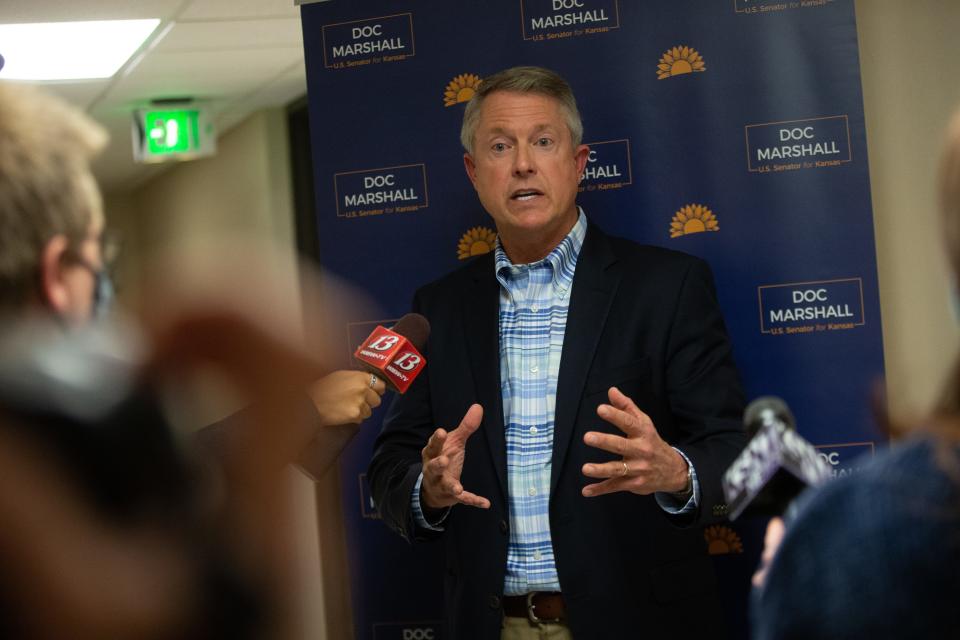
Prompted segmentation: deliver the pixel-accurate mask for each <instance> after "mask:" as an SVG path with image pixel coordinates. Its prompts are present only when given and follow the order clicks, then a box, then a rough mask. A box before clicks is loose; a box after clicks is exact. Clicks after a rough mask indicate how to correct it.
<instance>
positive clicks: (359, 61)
mask: <svg viewBox="0 0 960 640" xmlns="http://www.w3.org/2000/svg"><path fill="white" fill-rule="evenodd" d="M322 31H323V65H324V66H325V67H327V68H328V69H345V68H348V67H359V66H362V65H367V64H379V63H381V62H397V61H399V60H404V59H406V58H408V57H411V56H413V55H415V53H416V51H415V50H414V49H415V46H414V38H413V14H412V13H399V14H396V15H392V16H381V17H379V18H367V19H365V20H353V21H351V22H338V23H334V24H325V25H323V29H322Z"/></svg>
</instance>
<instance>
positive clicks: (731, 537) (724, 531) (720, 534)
mask: <svg viewBox="0 0 960 640" xmlns="http://www.w3.org/2000/svg"><path fill="white" fill-rule="evenodd" d="M703 537H704V539H705V540H706V541H707V551H708V552H709V553H710V555H712V556H723V555H727V554H731V553H743V543H742V542H740V536H738V535H737V532H736V531H734V530H733V529H731V528H730V527H724V526H720V525H713V526H712V527H707V528H706V529H704V531H703Z"/></svg>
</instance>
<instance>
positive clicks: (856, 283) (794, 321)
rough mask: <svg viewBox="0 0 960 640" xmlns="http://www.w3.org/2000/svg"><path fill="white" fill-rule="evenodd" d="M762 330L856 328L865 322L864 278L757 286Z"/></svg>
mask: <svg viewBox="0 0 960 640" xmlns="http://www.w3.org/2000/svg"><path fill="white" fill-rule="evenodd" d="M757 296H758V297H759V299H760V332H761V333H769V334H771V335H789V334H796V333H813V332H814V331H837V330H841V329H853V328H854V327H858V326H862V325H864V324H865V321H864V318H863V281H862V280H861V279H860V278H844V279H839V280H821V281H816V282H796V283H791V284H772V285H764V286H761V287H757Z"/></svg>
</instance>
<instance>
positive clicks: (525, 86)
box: [460, 67, 583, 153]
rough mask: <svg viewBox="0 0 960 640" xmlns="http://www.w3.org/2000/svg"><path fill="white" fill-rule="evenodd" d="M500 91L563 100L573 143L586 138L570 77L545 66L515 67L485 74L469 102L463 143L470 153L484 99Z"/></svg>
mask: <svg viewBox="0 0 960 640" xmlns="http://www.w3.org/2000/svg"><path fill="white" fill-rule="evenodd" d="M497 91H507V92H513V93H537V94H540V95H544V96H548V97H550V98H553V99H554V100H556V101H557V102H559V103H560V108H561V110H562V111H563V115H564V117H565V118H566V120H567V128H568V129H570V137H571V138H572V139H573V146H574V147H577V146H578V145H579V144H580V142H581V141H582V140H583V122H582V121H581V120H580V111H579V110H577V100H576V98H574V97H573V90H572V89H571V88H570V85H569V84H568V83H567V81H566V80H564V79H563V78H562V77H561V76H560V75H559V74H558V73H556V72H554V71H551V70H550V69H544V68H543V67H512V68H510V69H505V70H503V71H499V72H497V73H495V74H493V75H492V76H490V77H489V78H484V79H483V81H482V82H481V83H480V86H479V87H478V88H477V91H476V93H475V94H474V95H473V97H472V98H471V99H470V102H468V103H467V108H466V110H465V111H464V112H463V126H462V127H461V128H460V143H461V144H463V148H464V149H466V150H467V153H473V142H474V136H475V135H476V133H477V124H478V122H479V120H480V108H481V107H482V106H483V101H484V99H485V98H486V97H487V96H488V95H490V94H491V93H494V92H497Z"/></svg>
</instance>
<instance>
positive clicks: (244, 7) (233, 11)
mask: <svg viewBox="0 0 960 640" xmlns="http://www.w3.org/2000/svg"><path fill="white" fill-rule="evenodd" d="M283 16H286V17H299V16H300V9H299V8H298V7H296V6H294V4H293V0H194V1H193V3H192V4H191V5H190V6H189V7H187V9H186V11H184V12H183V13H182V14H180V18H179V19H180V20H223V19H231V18H264V17H283Z"/></svg>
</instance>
